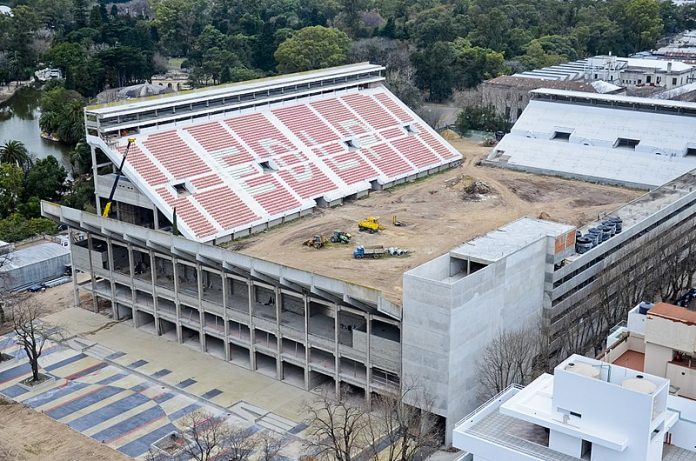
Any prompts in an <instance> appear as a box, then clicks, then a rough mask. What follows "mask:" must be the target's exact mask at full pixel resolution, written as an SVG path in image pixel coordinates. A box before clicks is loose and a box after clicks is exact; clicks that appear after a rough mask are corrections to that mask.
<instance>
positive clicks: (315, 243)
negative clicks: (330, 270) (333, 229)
mask: <svg viewBox="0 0 696 461" xmlns="http://www.w3.org/2000/svg"><path fill="white" fill-rule="evenodd" d="M326 242H327V240H326V237H324V236H323V235H319V234H317V235H315V236H314V237H312V238H311V239H309V240H305V241H304V242H302V244H303V245H305V246H308V247H314V248H316V249H317V250H318V249H319V248H321V247H323V246H324V245H326Z"/></svg>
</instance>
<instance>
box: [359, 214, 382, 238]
mask: <svg viewBox="0 0 696 461" xmlns="http://www.w3.org/2000/svg"><path fill="white" fill-rule="evenodd" d="M358 229H360V230H361V231H366V232H369V233H370V234H374V233H375V232H379V231H381V230H384V226H382V225H381V224H380V223H379V218H376V217H374V216H369V217H368V218H366V219H363V220H362V221H358Z"/></svg>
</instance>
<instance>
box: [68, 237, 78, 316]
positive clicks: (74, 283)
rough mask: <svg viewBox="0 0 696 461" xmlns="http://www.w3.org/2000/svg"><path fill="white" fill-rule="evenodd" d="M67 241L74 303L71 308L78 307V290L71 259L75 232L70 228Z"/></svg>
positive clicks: (75, 272)
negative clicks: (68, 243)
mask: <svg viewBox="0 0 696 461" xmlns="http://www.w3.org/2000/svg"><path fill="white" fill-rule="evenodd" d="M68 241H69V242H70V267H72V286H73V302H74V303H75V305H74V306H73V307H78V306H79V305H80V288H79V285H78V284H77V269H76V268H75V258H74V257H73V251H74V248H75V230H74V229H73V228H72V227H70V228H68Z"/></svg>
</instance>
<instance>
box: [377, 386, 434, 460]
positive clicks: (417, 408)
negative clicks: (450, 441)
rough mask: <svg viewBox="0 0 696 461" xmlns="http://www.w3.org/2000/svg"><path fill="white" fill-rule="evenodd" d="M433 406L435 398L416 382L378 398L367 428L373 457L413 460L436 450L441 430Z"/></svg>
mask: <svg viewBox="0 0 696 461" xmlns="http://www.w3.org/2000/svg"><path fill="white" fill-rule="evenodd" d="M407 402H408V403H407ZM432 408H433V401H432V398H431V397H430V396H429V395H428V394H427V393H426V392H425V391H424V390H423V389H422V387H420V386H418V385H416V384H413V383H412V384H408V385H402V389H401V391H400V392H399V393H398V394H397V395H395V396H379V397H378V398H377V399H375V401H373V406H372V412H371V413H370V414H369V415H368V426H367V427H366V430H365V436H366V438H367V443H366V444H367V446H368V452H369V454H370V458H371V459H372V460H375V461H377V460H379V461H413V460H415V459H419V458H420V457H421V456H422V455H423V454H426V453H427V452H429V451H432V450H435V449H437V448H438V447H439V446H440V445H441V444H442V432H441V427H440V426H439V425H438V419H437V417H436V416H435V415H434V414H433V412H432ZM385 445H386V447H385Z"/></svg>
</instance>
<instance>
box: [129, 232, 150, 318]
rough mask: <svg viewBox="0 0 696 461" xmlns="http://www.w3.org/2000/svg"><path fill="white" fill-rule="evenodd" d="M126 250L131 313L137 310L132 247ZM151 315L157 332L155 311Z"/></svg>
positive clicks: (130, 245)
mask: <svg viewBox="0 0 696 461" xmlns="http://www.w3.org/2000/svg"><path fill="white" fill-rule="evenodd" d="M126 250H127V251H128V274H129V275H130V289H131V304H132V305H133V311H134V312H135V309H136V308H137V305H138V304H137V302H136V294H135V284H134V283H133V277H134V275H135V267H134V264H133V245H132V244H130V243H129V244H128V246H127V248H126ZM152 315H153V317H155V332H157V313H156V312H155V309H154V308H153V309H152Z"/></svg>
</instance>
